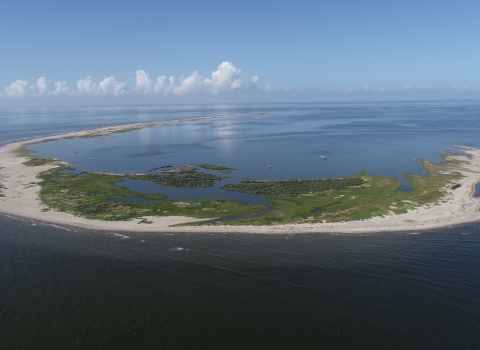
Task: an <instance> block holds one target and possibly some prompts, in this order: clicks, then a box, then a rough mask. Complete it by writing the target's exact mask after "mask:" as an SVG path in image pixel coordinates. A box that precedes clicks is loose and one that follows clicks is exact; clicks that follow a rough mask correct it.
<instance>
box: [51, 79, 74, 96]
mask: <svg viewBox="0 0 480 350" xmlns="http://www.w3.org/2000/svg"><path fill="white" fill-rule="evenodd" d="M69 91H70V88H69V87H68V85H67V83H66V82H65V81H57V82H55V89H53V91H51V92H50V95H52V96H59V95H66V94H68V92H69Z"/></svg>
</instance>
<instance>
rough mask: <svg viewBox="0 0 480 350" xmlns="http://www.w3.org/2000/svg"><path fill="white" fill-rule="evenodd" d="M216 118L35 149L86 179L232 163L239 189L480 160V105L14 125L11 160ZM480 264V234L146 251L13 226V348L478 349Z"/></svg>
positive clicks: (241, 109) (229, 110) (0, 330)
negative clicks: (469, 154)
mask: <svg viewBox="0 0 480 350" xmlns="http://www.w3.org/2000/svg"><path fill="white" fill-rule="evenodd" d="M257 113H262V114H257ZM204 116H222V118H216V119H208V120H201V121H198V122H181V121H180V122H168V123H165V124H164V125H163V126H162V127H159V128H151V129H145V130H141V131H134V132H131V133H126V134H116V135H113V136H108V137H102V138H98V139H73V140H66V141H57V142H51V143H45V144H41V145H37V146H35V148H36V150H37V152H38V154H39V155H47V156H58V157H60V158H62V157H63V158H64V159H65V160H67V161H71V162H72V163H74V162H75V161H77V159H78V164H76V166H78V168H79V169H82V170H95V171H112V172H130V171H131V172H143V171H146V170H148V169H150V167H153V166H151V165H152V164H154V165H155V166H159V165H162V164H164V163H166V162H167V161H168V162H170V163H173V164H177V163H178V164H198V163H219V164H222V165H229V166H232V167H235V168H236V169H237V170H236V171H234V172H233V173H232V177H231V178H230V179H228V181H232V182H234V181H238V180H240V179H242V178H247V177H257V178H274V179H282V178H296V177H304V178H307V177H327V176H345V175H351V174H355V173H357V172H359V171H369V172H371V173H373V174H377V175H390V176H396V177H399V178H402V174H403V173H404V172H417V173H421V172H422V169H421V167H420V166H419V165H418V163H416V162H414V159H416V158H423V159H430V160H433V161H440V157H439V154H440V153H445V152H448V151H449V150H450V149H451V148H452V147H453V146H454V145H458V144H463V145H469V146H474V147H480V145H479V141H478V135H479V131H480V130H479V129H480V103H466V102H465V103H390V104H389V103H383V104H337V105H334V104H280V105H219V106H187V107H179V106H161V107H154V106H153V107H152V106H147V107H143V106H140V107H128V108H125V107H101V108H83V107H78V108H46V109H41V110H40V109H38V110H0V123H1V125H2V132H1V133H0V145H1V144H5V143H8V142H10V141H11V140H18V139H25V138H31V137H35V136H45V135H49V134H58V133H63V132H67V131H74V130H84V129H89V128H96V127H100V126H109V125H118V124H127V123H133V122H147V121H169V120H178V119H184V118H192V117H204ZM262 134H263V135H262ZM172 145H173V146H172ZM72 150H73V151H72ZM73 152H78V153H77V156H76V157H78V158H74V157H70V156H71V154H72V153H73ZM320 155H325V156H326V157H327V159H326V160H325V161H321V160H320ZM87 156H88V158H89V157H92V158H93V159H92V161H87V162H85V163H84V162H83V160H84V159H85V158H87ZM68 157H70V158H68ZM88 158H87V160H88ZM110 160H111V161H110ZM267 164H272V165H274V167H273V168H272V169H268V167H267V166H266V165H267ZM74 165H75V164H74ZM0 172H1V170H0ZM145 190H149V189H147V188H146V189H145ZM213 190H214V191H215V190H216V191H220V190H219V189H213ZM479 219H480V218H479ZM479 221H480V220H479ZM479 257H480V223H473V224H469V225H465V226H463V227H448V228H444V229H439V230H434V231H429V232H416V233H413V234H407V233H401V232H399V233H388V234H364V235H342V234H340V235H329V234H301V233H299V234H296V235H258V234H255V232H252V233H251V234H165V233H161V232H159V233H155V234H143V233H135V232H131V233H121V232H104V231H92V230H84V229H78V228H71V227H58V226H54V225H48V224H44V223H41V222H34V221H31V220H23V219H19V218H14V217H9V216H0V281H1V283H0V325H1V327H0V348H5V349H17V348H18V349H20V348H23V349H39V348H48V349H57V348H58V349H65V348H67V349H69V348H74V347H76V348H85V349H93V348H99V349H100V348H101V349H105V348H107V349H110V348H111V349H132V348H152V349H153V348H155V349H156V348H178V349H191V348H199V349H200V348H202V349H204V348H212V349H213V348H218V349H224V348H259V349H279V348H285V349H287V348H288V349H290V348H327V349H328V348H332V349H336V348H351V349H385V348H389V349H476V348H478V344H479V341H480V333H479V332H478V329H479V326H480V316H479V315H480V300H479V299H480V292H479V290H480V276H479V275H480V267H479V266H480V265H479V259H480V258H479Z"/></svg>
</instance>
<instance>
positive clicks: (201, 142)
mask: <svg viewBox="0 0 480 350" xmlns="http://www.w3.org/2000/svg"><path fill="white" fill-rule="evenodd" d="M428 107H431V108H428ZM455 107H456V108H455ZM470 107H475V105H471V104H465V105H460V106H455V105H453V106H452V105H449V104H444V105H440V106H438V105H433V104H430V105H429V104H417V105H415V104H403V105H399V104H379V105H368V104H367V105H359V106H358V105H348V106H343V105H341V106H337V107H336V108H335V107H332V106H328V105H327V106H322V105H316V106H313V107H312V106H310V107H309V106H297V108H295V106H288V107H287V106H280V107H279V108H278V110H272V109H271V108H266V109H265V111H264V110H263V109H262V107H261V106H259V107H257V108H258V110H259V111H260V112H262V113H264V114H254V113H251V109H248V110H246V111H245V113H225V115H224V116H223V117H221V118H213V119H202V120H199V121H184V122H181V121H180V122H178V121H177V122H165V124H163V125H162V126H158V127H152V128H145V129H141V130H135V131H131V132H128V133H120V134H112V135H107V136H103V137H98V138H76V139H67V140H58V141H53V142H47V143H42V144H37V145H33V146H31V148H32V149H34V150H35V151H37V155H39V156H51V157H57V158H60V159H63V160H65V161H67V162H69V163H70V164H72V166H74V167H76V168H78V169H80V170H84V171H98V172H106V173H120V174H123V173H145V172H148V171H149V170H150V169H152V168H157V167H159V166H164V165H166V164H168V163H169V164H171V165H174V166H182V165H195V164H200V163H213V164H219V165H224V166H228V167H232V168H235V169H236V170H235V171H233V172H232V173H231V174H229V176H230V178H229V179H225V180H222V181H221V182H220V185H223V184H226V183H231V182H233V183H239V182H240V181H241V180H244V179H248V178H254V179H274V180H282V179H301V178H328V177H343V176H350V175H354V174H357V173H360V172H363V171H368V172H370V173H371V174H373V175H384V176H394V177H397V178H399V179H400V180H402V181H404V173H406V172H411V173H423V172H424V170H423V168H422V167H421V166H420V164H418V163H417V162H415V159H429V160H432V161H434V162H439V161H441V158H440V156H439V154H440V153H447V152H449V151H450V149H451V148H452V147H453V146H455V145H458V144H462V145H470V146H474V147H475V146H478V145H479V141H478V137H477V135H478V132H479V131H480V123H479V122H478V120H477V119H476V117H478V109H476V108H470ZM454 111H455V113H456V114H457V115H456V116H454ZM189 115H190V114H188V116H189ZM206 116H208V114H207V115H206ZM177 117H178V118H181V116H180V115H177ZM322 156H324V157H325V159H322ZM90 158H92V160H89V159H90ZM268 165H273V166H272V167H269V166H268ZM217 173H218V174H220V173H219V172H217ZM409 189H410V188H409V185H408V184H407V183H405V185H404V187H403V188H402V190H409ZM170 192H171V191H170ZM213 192H214V193H215V195H217V196H220V198H230V196H233V194H231V193H225V191H221V190H218V188H214V189H212V193H213ZM171 193H172V192H171ZM192 193H193V191H192Z"/></svg>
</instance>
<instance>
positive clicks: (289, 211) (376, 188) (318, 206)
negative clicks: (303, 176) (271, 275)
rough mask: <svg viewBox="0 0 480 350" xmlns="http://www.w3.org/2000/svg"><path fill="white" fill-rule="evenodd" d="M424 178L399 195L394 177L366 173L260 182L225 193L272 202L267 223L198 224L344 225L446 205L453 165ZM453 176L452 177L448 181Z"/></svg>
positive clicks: (430, 168)
mask: <svg viewBox="0 0 480 350" xmlns="http://www.w3.org/2000/svg"><path fill="white" fill-rule="evenodd" d="M421 163H422V165H423V166H424V167H425V169H426V170H427V173H426V174H425V175H415V174H406V175H405V176H406V178H407V180H408V181H409V182H410V184H411V186H412V187H413V190H412V191H411V192H398V189H399V188H400V187H401V186H402V183H401V182H400V181H399V180H398V179H396V178H391V177H379V176H372V175H369V174H367V173H362V174H358V175H356V176H353V177H347V178H343V179H328V180H293V181H292V180H289V181H258V180H257V181H256V180H253V179H248V180H244V181H242V184H238V185H230V184H229V185H226V186H224V187H223V188H224V189H227V190H235V191H240V192H246V193H252V194H256V195H259V196H261V197H265V198H268V199H269V200H270V201H271V202H272V203H273V204H274V210H272V211H271V212H270V213H268V214H267V215H265V216H263V217H258V218H254V219H242V220H232V221H228V222H225V221H224V222H221V223H215V222H213V223H212V222H209V223H195V225H215V224H222V225H224V224H228V225H245V224H249V225H271V224H285V223H306V222H310V223H315V222H342V221H352V220H364V219H369V218H372V217H375V216H383V215H386V214H389V213H395V214H402V213H406V212H407V211H408V210H409V209H413V208H415V207H418V206H420V205H424V204H437V203H439V202H440V201H442V200H443V199H444V195H445V191H444V189H445V187H446V186H447V185H449V184H450V185H451V188H452V189H454V188H455V186H456V185H453V184H451V182H452V180H455V179H457V178H458V176H459V175H458V174H457V173H455V172H454V171H451V165H452V164H451V163H449V162H445V163H442V164H441V165H435V164H433V163H431V162H424V161H421ZM447 173H450V175H446V174H447Z"/></svg>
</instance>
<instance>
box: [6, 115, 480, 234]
mask: <svg viewBox="0 0 480 350" xmlns="http://www.w3.org/2000/svg"><path fill="white" fill-rule="evenodd" d="M207 118H211V117H207ZM196 119H205V118H196ZM167 122H172V121H167ZM163 123H165V122H163ZM161 124H162V123H160V122H159V123H136V124H128V125H121V126H117V127H106V128H100V129H93V130H84V131H79V132H72V133H67V134H61V135H53V136H46V137H39V138H35V139H29V140H21V141H18V142H14V143H9V144H7V145H5V146H3V147H2V148H0V184H2V185H3V186H4V187H5V188H4V189H1V191H2V192H3V194H4V197H0V213H3V214H7V215H11V216H14V217H23V218H28V219H32V220H38V221H41V222H45V223H51V224H55V225H65V226H69V227H82V228H86V229H93V230H108V231H126V232H129V231H130V232H132V231H134V232H192V233H194V232H210V233H213V232H232V233H233V232H235V233H260V234H269V233H279V234H287V233H345V234H346V233H375V232H406V231H410V232H411V231H425V230H432V229H438V228H442V227H449V226H456V225H461V224H466V223H470V222H476V221H480V198H478V197H475V186H476V184H477V183H479V182H480V150H478V149H474V148H468V147H462V150H463V151H464V152H465V153H468V154H469V155H470V157H468V158H467V157H466V156H455V158H458V159H461V160H468V162H469V164H468V165H467V164H461V165H458V166H457V168H456V170H457V171H459V172H460V173H461V174H462V178H461V179H460V180H457V181H456V183H457V184H459V185H460V187H458V188H456V189H454V190H453V189H451V188H448V189H446V191H447V193H448V194H447V197H446V199H447V202H446V203H440V204H439V205H426V206H423V207H419V208H416V209H414V210H410V211H409V212H408V213H406V214H398V215H396V214H390V215H386V216H384V217H376V218H372V219H369V220H362V221H350V222H342V223H315V224H311V223H305V224H285V225H275V226H202V227H193V226H192V227H188V226H182V227H171V225H175V224H178V223H188V222H193V221H199V219H198V218H187V217H179V216H170V217H146V218H147V219H148V220H150V221H152V222H153V223H152V224H138V222H139V221H140V219H134V220H131V221H101V220H90V219H86V218H83V217H78V216H74V215H72V214H68V213H63V212H58V211H55V210H49V211H42V209H44V208H45V207H44V205H43V204H42V203H41V201H40V200H39V198H38V193H39V191H40V186H39V185H38V178H37V175H38V174H39V173H40V172H43V171H46V170H48V169H51V168H52V167H54V165H51V164H47V165H43V166H35V167H28V166H25V165H23V164H22V163H23V162H24V161H25V160H27V159H28V156H26V155H24V154H19V150H21V149H23V148H24V147H25V146H28V145H29V144H33V143H41V142H45V141H48V140H58V139H62V138H70V137H79V136H85V135H88V134H95V135H100V134H102V133H105V134H108V133H115V132H121V131H122V130H129V129H131V128H143V127H151V126H160V125H161Z"/></svg>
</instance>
